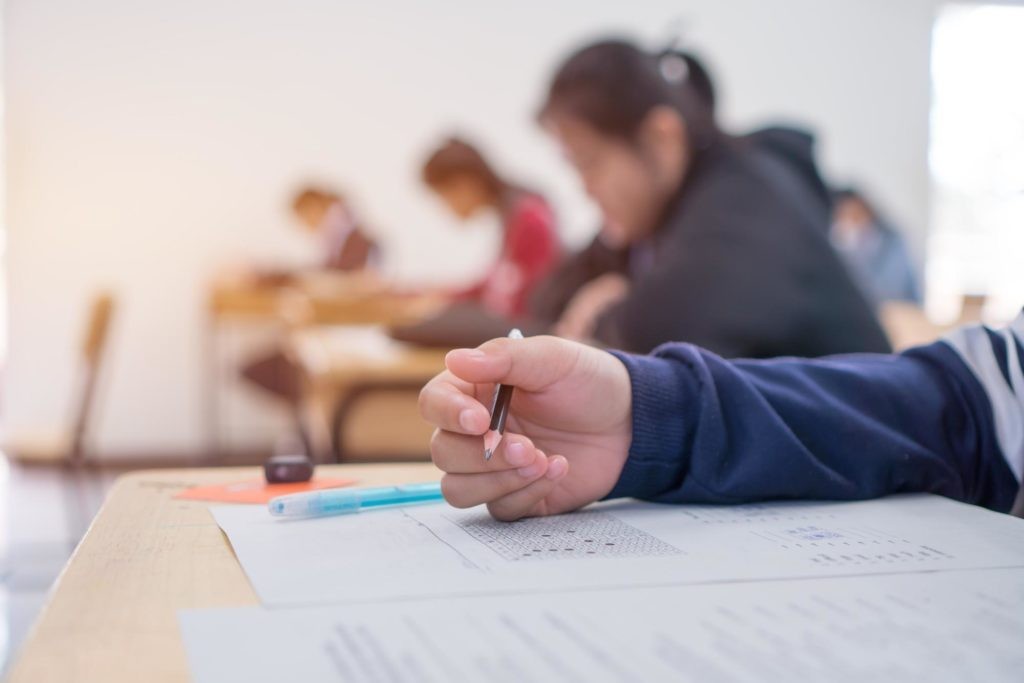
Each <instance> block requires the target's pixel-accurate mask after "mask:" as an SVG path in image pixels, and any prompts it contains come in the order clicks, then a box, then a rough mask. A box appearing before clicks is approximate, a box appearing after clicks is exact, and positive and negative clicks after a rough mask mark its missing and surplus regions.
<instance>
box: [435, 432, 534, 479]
mask: <svg viewBox="0 0 1024 683" xmlns="http://www.w3.org/2000/svg"><path fill="white" fill-rule="evenodd" d="M538 457H542V456H541V454H540V451H539V450H538V449H537V447H536V446H534V445H533V442H532V441H530V440H529V439H528V438H526V437H525V436H521V435H519V434H505V436H504V437H503V438H502V440H501V443H499V444H498V447H497V448H496V449H495V451H494V454H493V455H492V456H491V459H490V460H485V459H484V440H483V439H482V438H480V437H479V436H469V435H466V434H456V433H454V432H447V431H444V430H441V429H438V430H435V431H434V436H433V437H431V439H430V458H431V460H433V461H434V464H435V465H437V467H438V469H440V470H443V471H445V472H449V473H452V474H479V473H482V472H498V471H501V470H509V469H515V468H518V467H526V466H527V465H530V464H532V463H533V462H534V461H535V460H536V459H537V458H538Z"/></svg>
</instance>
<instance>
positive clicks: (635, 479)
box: [610, 343, 1018, 510]
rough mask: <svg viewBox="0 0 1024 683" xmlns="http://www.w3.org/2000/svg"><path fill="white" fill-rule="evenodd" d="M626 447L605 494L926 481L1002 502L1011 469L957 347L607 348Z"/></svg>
mask: <svg viewBox="0 0 1024 683" xmlns="http://www.w3.org/2000/svg"><path fill="white" fill-rule="evenodd" d="M620 358H621V359H622V360H623V362H624V363H625V364H626V366H627V368H628V370H629V372H630V376H631V380H632V384H633V411H634V417H633V429H634V438H633V445H632V447H631V452H630V455H629V459H628V461H627V463H626V466H625V468H624V470H623V473H622V476H621V478H620V480H619V482H618V484H617V485H616V487H615V489H614V490H613V491H612V493H611V494H610V497H615V496H635V497H640V498H646V499H651V500H658V501H664V502H713V503H736V502H745V501H754V500H766V499H775V498H812V499H842V500H848V499H859V498H870V497H874V496H880V495H885V494H888V493H896V492H907V491H930V492H934V493H940V494H943V495H947V496H950V497H953V498H957V499H961V500H967V501H970V502H975V503H979V504H982V505H986V506H988V507H992V508H994V509H1000V510H1006V509H1009V507H1010V505H1011V503H1012V500H1013V497H1014V495H1015V494H1016V491H1017V486H1018V483H1017V479H1016V478H1015V476H1014V474H1013V473H1012V471H1011V469H1010V467H1009V466H1008V464H1007V461H1006V459H1005V458H1004V456H1003V453H1002V451H1001V450H1000V446H999V443H998V439H997V436H996V434H995V429H994V425H993V417H992V412H991V409H990V407H989V406H988V402H987V398H986V395H985V391H984V389H983V387H982V386H981V384H980V383H979V382H978V381H977V380H976V379H974V377H973V375H972V374H971V371H970V370H969V369H968V367H967V366H966V365H965V364H964V363H963V362H962V360H961V359H960V358H959V356H958V355H957V353H956V352H955V351H954V350H953V349H952V348H950V347H949V346H946V345H945V344H941V343H940V344H935V345H932V346H930V347H924V348H922V349H917V350H914V351H911V352H908V353H906V354H904V355H900V356H885V355H874V356H869V355H863V356H845V357H835V358H831V359H826V360H820V361H807V360H795V359H781V360H773V361H736V362H729V361H725V360H723V359H721V358H719V357H718V356H715V355H714V354H711V353H708V352H706V351H702V350H700V349H698V348H696V347H693V346H689V345H677V344H674V345H668V346H665V347H662V348H660V349H659V350H658V351H657V352H656V353H655V355H654V356H652V357H636V356H625V355H620Z"/></svg>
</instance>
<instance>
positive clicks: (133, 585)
mask: <svg viewBox="0 0 1024 683" xmlns="http://www.w3.org/2000/svg"><path fill="white" fill-rule="evenodd" d="M317 472H318V474H320V475H321V476H338V477H353V478H356V479H358V480H359V484H360V485H371V486H372V485H382V484H390V483H408V482H413V481H429V480H436V479H438V478H439V477H440V472H438V471H437V470H436V469H435V468H434V467H433V466H432V465H430V464H426V463H423V464H404V465H397V464H390V465H342V466H321V467H319V468H318V469H317ZM258 476H261V473H260V471H259V470H258V469H256V468H221V469H202V470H162V471H150V472H139V473H134V474H129V475H125V476H123V477H121V478H120V479H119V480H118V481H117V483H116V484H115V485H114V487H113V489H112V490H111V493H110V496H109V497H108V499H107V501H106V503H105V504H104V505H103V508H102V509H101V510H100V513H99V515H98V516H97V517H96V520H95V521H94V522H93V524H92V526H91V527H90V529H89V531H88V533H87V534H86V536H85V538H84V539H83V540H82V542H81V544H80V545H79V546H78V548H77V550H76V551H75V554H74V555H73V556H72V558H71V560H70V562H69V564H68V566H67V567H66V568H65V570H64V572H63V573H62V574H61V576H60V578H59V579H58V581H57V583H56V585H55V587H54V589H53V591H52V592H51V594H50V598H49V600H48V602H47V605H46V607H45V608H44V609H43V612H42V614H41V616H40V617H39V620H38V621H37V623H36V625H35V626H34V628H33V630H32V632H31V634H30V635H29V637H28V639H27V641H26V643H25V645H24V646H23V648H22V651H21V652H20V654H19V656H18V658H17V660H16V661H15V664H14V667H13V669H12V670H11V673H10V677H9V679H8V681H9V683H49V682H50V681H52V682H54V683H73V682H74V681H105V682H107V683H120V682H122V681H123V682H125V683H129V682H130V683H136V682H137V681H147V682H148V683H164V682H166V683H171V682H174V683H179V682H180V683H184V682H186V681H189V680H190V678H191V677H190V674H189V669H188V663H187V661H186V659H185V650H184V647H183V645H182V642H181V636H180V632H179V629H178V621H177V611H178V610H179V609H183V608H190V607H231V606H246V605H256V604H258V600H257V599H256V595H255V593H253V590H252V587H251V586H250V585H249V582H248V580H247V579H246V577H245V574H244V573H243V572H242V568H241V566H240V565H239V564H238V561H237V560H236V559H235V556H234V553H233V552H232V550H231V546H230V545H229V544H228V542H227V539H226V538H225V537H224V535H223V534H222V533H221V531H220V529H219V528H218V527H217V524H216V523H215V522H214V520H213V517H212V516H211V515H210V514H209V512H208V511H207V508H208V507H209V506H210V505H211V504H210V503H202V502H194V501H184V500H174V499H173V498H172V496H173V495H174V494H175V493H177V492H178V491H180V490H182V489H184V488H187V487H190V486H197V485H202V484H216V483H227V482H232V481H239V480H243V479H251V478H254V477H258Z"/></svg>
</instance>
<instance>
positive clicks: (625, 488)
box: [605, 351, 699, 499]
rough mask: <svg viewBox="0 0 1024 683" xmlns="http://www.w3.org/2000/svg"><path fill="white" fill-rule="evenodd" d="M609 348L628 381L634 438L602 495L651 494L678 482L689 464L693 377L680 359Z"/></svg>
mask: <svg viewBox="0 0 1024 683" xmlns="http://www.w3.org/2000/svg"><path fill="white" fill-rule="evenodd" d="M611 353H612V355H614V356H615V357H616V358H618V359H619V360H620V361H622V364H623V365H625V366H626V370H627V371H628V372H629V378H630V383H631V384H632V396H633V442H632V444H631V445H630V447H629V457H628V458H627V459H626V464H625V465H624V466H623V468H622V473H621V474H620V475H619V481H618V482H617V483H616V484H615V487H614V488H613V489H612V490H611V493H609V494H608V495H607V496H605V498H606V499H607V498H622V497H633V498H653V497H655V496H657V495H658V494H661V493H664V492H665V491H667V490H669V489H671V488H673V487H678V486H679V484H680V482H681V481H682V478H683V476H684V475H685V472H686V470H687V467H688V465H689V460H690V455H689V447H688V444H689V442H690V440H691V434H692V425H693V423H694V421H695V419H696V400H697V391H698V388H699V387H698V382H697V379H696V377H695V376H694V373H693V372H692V371H691V369H690V368H689V366H688V365H687V364H685V363H681V362H679V361H671V360H666V359H664V358H658V357H656V356H633V355H630V354H626V353H622V352H619V351H612V352H611Z"/></svg>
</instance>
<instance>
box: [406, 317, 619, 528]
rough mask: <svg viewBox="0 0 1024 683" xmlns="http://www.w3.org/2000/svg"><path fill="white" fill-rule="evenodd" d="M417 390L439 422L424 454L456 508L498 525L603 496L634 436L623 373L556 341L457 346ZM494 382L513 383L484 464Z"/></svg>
mask: <svg viewBox="0 0 1024 683" xmlns="http://www.w3.org/2000/svg"><path fill="white" fill-rule="evenodd" d="M445 364H446V365H447V366H448V370H446V371H445V372H442V373H441V374H440V375H438V376H437V377H435V378H434V379H432V380H431V381H430V382H429V383H428V384H427V386H425V387H424V388H423V391H422V392H421V393H420V412H421V413H422V414H423V417H424V418H426V420H427V421H428V422H430V423H431V424H434V425H436V426H437V430H436V431H435V432H434V438H433V439H432V440H431V443H430V454H431V457H432V458H433V460H434V464H436V465H437V466H438V467H439V468H441V469H442V470H444V471H445V472H446V474H445V476H444V478H443V479H442V480H441V487H442V490H443V491H444V495H445V498H446V499H447V500H448V502H449V503H451V504H452V505H454V506H456V507H470V506H473V505H479V504H480V503H487V508H488V510H490V512H491V514H492V515H493V516H494V517H496V518H497V519H502V520H514V519H518V518H520V517H528V516H537V515H550V514H557V513H560V512H566V511H568V510H573V509H575V508H578V507H581V506H583V505H586V504H587V503H590V502H592V501H595V500H598V499H600V498H602V497H603V496H605V495H607V494H608V493H609V492H610V491H611V490H612V487H613V486H614V485H615V482H616V481H618V478H619V473H620V472H621V471H622V467H623V465H624V464H625V462H626V456H627V454H628V452H629V445H630V441H631V439H632V414H631V413H632V411H631V402H632V400H631V386H630V379H629V373H628V372H627V371H626V368H625V366H624V365H623V364H622V363H621V362H620V361H619V360H618V359H617V358H615V356H613V355H611V354H609V353H606V352H604V351H599V350H597V349H594V348H592V347H589V346H584V345H582V344H577V343H575V342H570V341H566V340H564V339H558V338H557V337H531V338H528V339H521V340H514V339H495V340H492V341H489V342H487V343H486V344H484V345H483V346H480V347H479V348H477V349H457V350H455V351H452V352H451V353H449V354H448V357H447V358H446V360H445ZM496 383H504V384H511V385H513V386H514V387H515V394H514V395H513V397H512V405H511V410H510V411H509V417H508V423H507V426H506V431H505V437H504V439H502V441H501V445H499V446H498V448H497V450H496V451H495V453H494V456H493V457H492V458H491V459H490V460H484V452H483V451H484V445H483V438H482V437H483V434H484V433H485V432H486V431H487V428H488V423H489V422H490V415H489V411H490V403H491V397H492V395H493V393H494V387H495V384H496Z"/></svg>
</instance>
